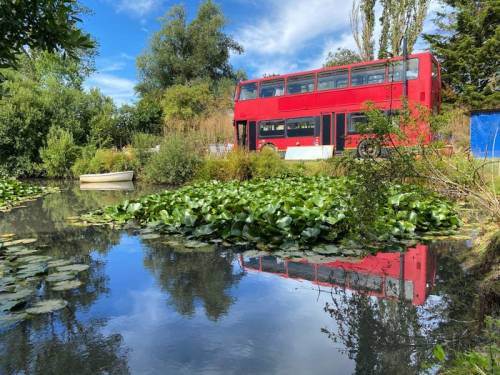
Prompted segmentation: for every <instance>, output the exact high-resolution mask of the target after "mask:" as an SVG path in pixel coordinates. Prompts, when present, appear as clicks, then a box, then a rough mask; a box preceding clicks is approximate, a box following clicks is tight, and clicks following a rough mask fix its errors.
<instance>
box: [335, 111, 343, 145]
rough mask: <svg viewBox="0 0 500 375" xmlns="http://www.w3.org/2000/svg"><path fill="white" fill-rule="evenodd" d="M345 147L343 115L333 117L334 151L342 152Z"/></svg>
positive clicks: (338, 114)
mask: <svg viewBox="0 0 500 375" xmlns="http://www.w3.org/2000/svg"><path fill="white" fill-rule="evenodd" d="M344 145H345V113H337V114H336V115H335V151H337V152H340V151H344Z"/></svg>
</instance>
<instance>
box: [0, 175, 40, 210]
mask: <svg viewBox="0 0 500 375" xmlns="http://www.w3.org/2000/svg"><path fill="white" fill-rule="evenodd" d="M44 191H46V189H44V188H42V187H41V186H38V185H33V184H28V183H24V182H20V181H17V180H13V179H6V178H2V177H0V211H9V210H10V209H11V208H12V207H15V206H16V205H19V204H21V203H22V202H24V201H26V200H30V199H34V198H36V197H39V196H40V195H41V194H43V193H44Z"/></svg>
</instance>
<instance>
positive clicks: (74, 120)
mask: <svg viewBox="0 0 500 375" xmlns="http://www.w3.org/2000/svg"><path fill="white" fill-rule="evenodd" d="M79 66H80V63H79V62H76V61H74V60H71V59H65V60H63V59H62V57H60V56H54V55H50V54H47V53H42V54H40V55H38V54H34V55H33V56H32V57H31V58H29V57H27V56H21V57H20V59H19V65H18V70H14V69H2V70H0V74H1V75H3V76H4V77H5V80H4V81H3V82H1V83H0V92H1V95H2V99H1V100H0V168H2V169H3V170H4V171H6V172H8V173H9V174H14V175H25V176H33V175H37V174H39V173H41V170H40V167H41V165H40V163H41V161H42V160H41V158H40V153H39V150H40V149H41V148H43V147H45V146H46V141H47V135H48V133H49V129H50V128H51V127H59V128H61V129H65V130H67V131H69V132H70V133H71V134H72V137H73V140H74V143H75V144H76V145H77V146H79V145H85V144H87V143H88V142H90V141H94V142H95V143H98V144H109V143H110V140H111V142H113V141H114V140H115V139H116V137H114V136H115V135H116V132H115V130H114V128H113V123H114V116H115V111H114V105H113V103H112V101H111V100H110V99H109V98H106V97H104V96H103V95H102V94H101V93H100V92H98V91H97V90H92V91H91V92H90V93H87V92H85V91H84V90H83V89H82V88H81V83H82V81H83V79H84V76H85V74H84V73H82V71H81V70H80V68H79ZM65 67H66V68H67V70H65ZM105 141H106V142H105Z"/></svg>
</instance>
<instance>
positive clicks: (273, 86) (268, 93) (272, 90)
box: [259, 79, 285, 98]
mask: <svg viewBox="0 0 500 375" xmlns="http://www.w3.org/2000/svg"><path fill="white" fill-rule="evenodd" d="M284 93H285V81H284V80H282V79H280V80H276V81H267V82H262V83H261V84H260V94H259V96H260V97H261V98H270V97H272V96H282V95H283V94H284Z"/></svg>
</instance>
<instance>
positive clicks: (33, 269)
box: [16, 263, 47, 279]
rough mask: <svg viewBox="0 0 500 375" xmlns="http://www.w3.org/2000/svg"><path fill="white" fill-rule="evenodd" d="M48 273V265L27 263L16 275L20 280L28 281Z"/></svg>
mask: <svg viewBox="0 0 500 375" xmlns="http://www.w3.org/2000/svg"><path fill="white" fill-rule="evenodd" d="M46 272H47V263H27V264H25V265H23V266H21V267H19V271H18V272H17V273H16V277H17V278H18V279H26V278H28V277H33V276H37V275H42V274H44V273H46Z"/></svg>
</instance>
